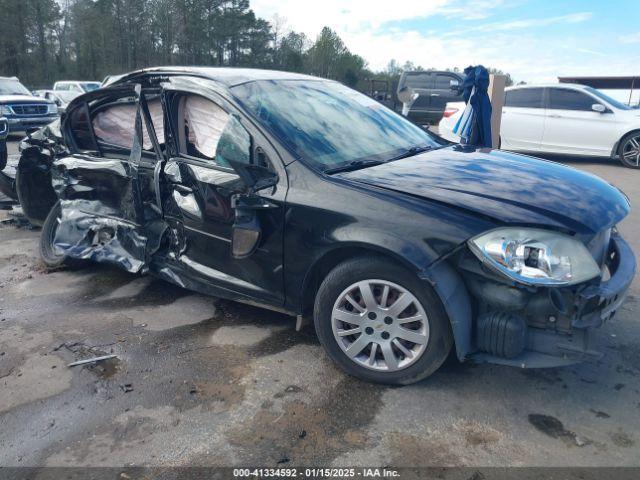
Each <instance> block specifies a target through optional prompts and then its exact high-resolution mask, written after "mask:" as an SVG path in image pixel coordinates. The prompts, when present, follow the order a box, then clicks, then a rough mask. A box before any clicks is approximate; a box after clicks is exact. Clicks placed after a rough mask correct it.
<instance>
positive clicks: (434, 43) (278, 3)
mask: <svg viewBox="0 0 640 480" xmlns="http://www.w3.org/2000/svg"><path fill="white" fill-rule="evenodd" d="M251 8H253V10H254V11H255V12H256V14H257V15H259V16H261V17H263V18H266V19H268V20H273V19H274V15H277V16H278V17H280V18H281V21H282V20H283V21H284V27H285V28H287V29H290V30H295V31H301V32H304V33H305V34H307V35H308V36H309V37H310V38H311V39H315V37H316V36H317V35H318V33H319V32H320V30H321V29H322V27H324V26H325V25H326V26H329V27H331V28H332V29H333V30H335V31H336V32H337V33H338V34H339V35H340V37H341V38H342V39H343V40H344V42H345V44H346V45H347V47H348V48H349V49H350V50H351V51H352V52H353V53H357V54H358V55H361V56H362V57H364V59H365V60H366V61H367V63H368V66H369V68H371V69H373V70H382V69H384V68H385V67H386V66H387V63H388V62H389V60H391V59H395V60H397V61H398V62H399V63H400V64H403V63H404V62H405V61H407V60H410V61H412V62H414V63H415V64H416V65H421V66H422V67H424V68H436V69H444V68H447V67H449V68H453V67H458V68H460V69H464V67H466V66H468V65H478V64H483V65H485V66H490V67H495V68H499V69H500V70H503V71H506V72H509V73H510V74H511V75H512V77H513V78H514V79H515V80H516V81H526V82H527V83H543V82H555V81H557V77H558V76H564V75H633V74H635V75H638V74H640V0H609V1H606V0H600V1H598V0H582V1H580V0H382V1H377V0H252V1H251Z"/></svg>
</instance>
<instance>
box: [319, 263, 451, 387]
mask: <svg viewBox="0 0 640 480" xmlns="http://www.w3.org/2000/svg"><path fill="white" fill-rule="evenodd" d="M314 322H315V327H316V332H317V334H318V337H319V339H320V342H321V343H322V345H323V346H324V347H325V349H326V350H327V352H328V353H329V355H330V356H331V358H332V359H333V360H334V361H335V362H336V363H338V365H340V366H341V367H342V368H343V369H344V370H345V371H346V372H347V373H349V374H351V375H354V376H356V377H359V378H362V379H364V380H368V381H372V382H377V383H386V384H395V385H406V384H410V383H414V382H417V381H419V380H422V379H423V378H425V377H427V376H429V375H431V374H432V373H433V372H435V371H436V370H437V369H438V367H440V365H441V364H442V362H444V360H445V359H446V358H447V355H448V354H449V351H450V350H451V346H452V344H453V340H452V335H451V328H450V325H449V320H448V318H447V315H446V313H445V312H444V309H443V307H442V304H441V302H440V299H439V298H438V296H437V294H436V292H435V291H434V290H433V289H432V288H431V286H430V285H428V284H426V283H425V282H423V281H420V279H419V278H418V277H417V276H416V275H415V274H414V273H412V272H410V271H408V270H406V269H404V268H402V267H400V266H398V265H396V264H394V263H391V262H389V261H386V260H379V259H376V258H373V257H361V258H355V259H353V260H349V261H346V262H344V263H342V264H340V265H338V266H337V267H336V268H334V269H333V270H332V271H331V272H330V273H329V274H328V275H327V277H326V278H325V279H324V281H323V282H322V285H321V286H320V289H319V290H318V294H317V296H316V301H315V308H314Z"/></svg>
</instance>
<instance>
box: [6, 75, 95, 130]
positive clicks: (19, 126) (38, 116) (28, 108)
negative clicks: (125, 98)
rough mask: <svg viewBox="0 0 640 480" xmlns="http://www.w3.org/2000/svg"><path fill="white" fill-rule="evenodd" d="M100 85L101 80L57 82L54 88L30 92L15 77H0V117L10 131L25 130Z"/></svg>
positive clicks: (49, 119)
mask: <svg viewBox="0 0 640 480" xmlns="http://www.w3.org/2000/svg"><path fill="white" fill-rule="evenodd" d="M98 88H100V82H80V81H62V82H56V83H55V84H54V86H53V90H36V91H35V92H30V91H29V89H27V87H25V86H24V85H22V83H20V80H18V79H17V78H16V77H0V116H1V117H5V118H6V119H7V122H8V125H9V133H25V132H27V131H29V130H32V129H37V128H40V127H43V126H44V125H47V124H49V123H51V122H53V121H54V120H55V119H56V118H58V115H59V114H61V113H62V112H64V110H65V109H66V106H67V105H68V104H69V102H70V101H71V100H73V99H74V98H75V97H77V96H78V95H81V94H83V93H86V92H90V91H93V90H96V89H98Z"/></svg>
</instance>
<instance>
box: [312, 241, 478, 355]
mask: <svg viewBox="0 0 640 480" xmlns="http://www.w3.org/2000/svg"><path fill="white" fill-rule="evenodd" d="M331 237H332V238H331V242H332V243H335V245H336V248H335V249H332V250H329V251H328V252H325V254H324V255H323V256H322V257H321V258H318V259H317V260H316V262H315V263H314V265H317V264H320V263H322V261H323V259H324V258H327V257H330V256H331V255H332V252H335V251H338V250H340V249H354V248H355V249H358V250H361V251H369V252H378V253H381V254H383V255H385V256H387V257H389V258H392V259H394V260H397V261H398V262H400V263H402V264H403V265H404V266H405V267H407V268H409V269H410V270H413V271H414V272H415V273H416V275H417V276H418V277H419V278H420V279H421V280H423V281H426V282H429V284H430V285H431V286H432V287H433V288H434V290H435V291H436V293H437V294H438V296H439V297H440V300H441V301H442V304H443V306H444V309H445V312H446V313H447V316H448V317H449V321H450V322H451V331H452V333H453V338H454V342H455V346H456V355H457V357H458V359H459V360H460V361H463V360H464V359H465V358H466V356H467V355H468V354H469V353H471V335H472V310H471V300H470V297H469V293H468V291H467V287H466V285H465V284H464V281H463V280H462V277H461V276H460V275H459V274H458V273H457V272H456V270H455V269H454V268H453V267H452V266H451V265H450V264H449V263H448V262H447V261H445V260H442V261H437V260H439V259H440V258H442V256H441V255H438V254H436V252H435V251H434V250H433V249H431V248H430V247H429V246H428V245H426V244H424V243H421V242H417V241H415V239H408V238H402V237H399V236H397V235H395V234H394V233H392V232H381V231H380V230H374V229H362V228H359V229H352V228H344V229H338V230H335V231H334V232H333V233H332V236H331ZM313 270H314V268H312V269H311V271H313ZM310 276H311V275H307V277H306V278H305V282H304V283H305V288H306V286H308V283H309V282H310V281H311V279H310V278H309V277H310Z"/></svg>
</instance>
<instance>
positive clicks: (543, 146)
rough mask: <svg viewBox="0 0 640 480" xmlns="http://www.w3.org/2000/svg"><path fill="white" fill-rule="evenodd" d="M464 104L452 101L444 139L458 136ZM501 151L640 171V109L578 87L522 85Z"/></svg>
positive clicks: (505, 115) (504, 125) (507, 115)
mask: <svg viewBox="0 0 640 480" xmlns="http://www.w3.org/2000/svg"><path fill="white" fill-rule="evenodd" d="M464 107H465V105H464V103H462V102H458V103H448V104H447V106H446V113H445V115H444V118H443V119H442V120H441V121H440V124H439V133H440V135H441V136H442V137H444V138H446V139H448V140H450V141H454V142H457V141H458V140H459V137H458V136H457V135H456V134H455V133H453V129H454V127H455V125H456V123H457V122H458V119H459V118H460V116H461V115H462V112H463V111H464ZM500 148H501V149H504V150H511V151H517V152H532V153H557V154H566V155H584V156H598V157H611V158H617V159H619V160H620V162H622V164H623V165H624V166H626V167H630V168H640V111H638V110H637V109H634V108H631V107H629V106H628V105H625V104H623V103H621V102H618V101H617V100H614V99H613V98H611V97H609V96H608V95H605V94H604V93H602V92H600V91H599V90H596V89H594V88H591V87H588V86H584V85H576V84H556V85H542V86H529V85H523V86H517V87H510V88H507V89H506V94H505V102H504V107H503V109H502V122H501V126H500Z"/></svg>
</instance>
